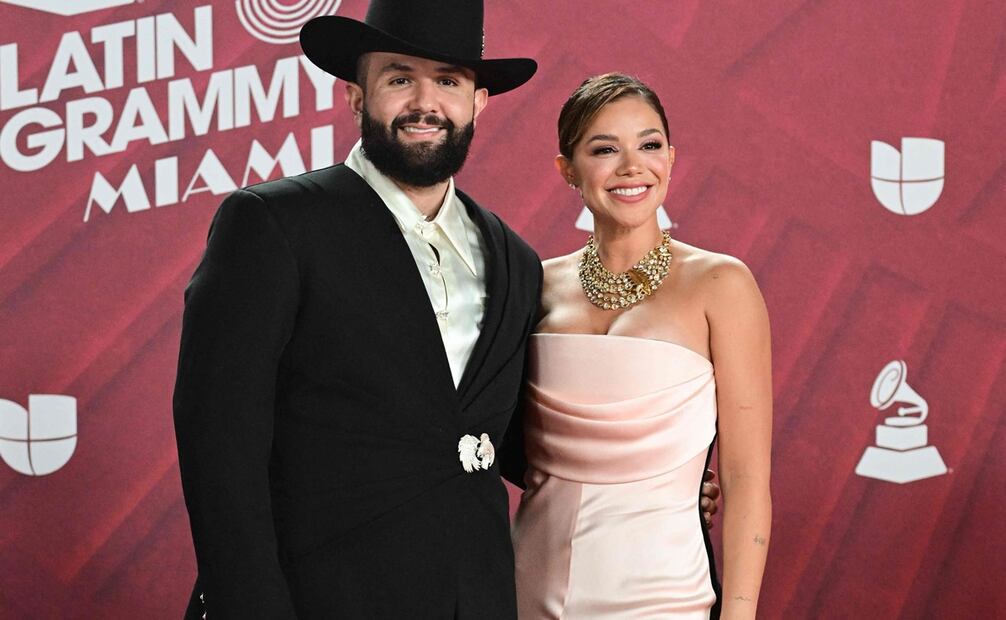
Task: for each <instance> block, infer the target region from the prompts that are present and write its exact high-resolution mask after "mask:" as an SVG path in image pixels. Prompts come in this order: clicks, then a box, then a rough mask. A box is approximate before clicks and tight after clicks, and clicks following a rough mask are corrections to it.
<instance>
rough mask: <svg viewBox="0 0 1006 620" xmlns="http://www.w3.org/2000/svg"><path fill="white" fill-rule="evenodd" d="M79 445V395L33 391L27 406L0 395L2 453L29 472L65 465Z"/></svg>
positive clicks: (40, 473)
mask: <svg viewBox="0 0 1006 620" xmlns="http://www.w3.org/2000/svg"><path fill="white" fill-rule="evenodd" d="M76 448H77V399H76V398H74V397H73V396H63V395H62V394H32V395H31V396H29V397H28V408H27V409H25V408H24V407H22V406H21V405H19V404H18V403H16V402H14V401H10V400H4V399H2V398H0V457H2V458H3V460H4V461H6V462H7V464H8V465H10V466H11V468H12V469H13V470H14V471H16V472H18V473H21V474H24V475H26V476H45V475H48V474H51V473H52V472H54V471H56V470H58V469H59V468H61V467H63V466H64V465H66V463H67V461H69V460H70V457H71V456H73V452H74V450H75V449H76Z"/></svg>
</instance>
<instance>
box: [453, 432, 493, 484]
mask: <svg viewBox="0 0 1006 620" xmlns="http://www.w3.org/2000/svg"><path fill="white" fill-rule="evenodd" d="M458 460H460V461H461V466H462V467H464V468H465V471H466V472H468V473H469V474H470V473H472V472H473V471H475V470H476V469H489V468H490V467H492V466H493V461H494V460H496V450H495V448H493V443H492V442H491V441H489V435H488V434H486V433H482V435H481V437H479V438H478V439H476V438H475V436H474V435H465V436H464V437H462V438H461V441H459V442H458Z"/></svg>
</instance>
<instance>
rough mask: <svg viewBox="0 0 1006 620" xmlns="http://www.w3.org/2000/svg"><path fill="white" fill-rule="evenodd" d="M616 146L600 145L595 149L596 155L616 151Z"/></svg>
mask: <svg viewBox="0 0 1006 620" xmlns="http://www.w3.org/2000/svg"><path fill="white" fill-rule="evenodd" d="M614 152H615V147H613V146H599V147H597V148H596V149H594V150H593V154H594V155H607V154H609V153H614Z"/></svg>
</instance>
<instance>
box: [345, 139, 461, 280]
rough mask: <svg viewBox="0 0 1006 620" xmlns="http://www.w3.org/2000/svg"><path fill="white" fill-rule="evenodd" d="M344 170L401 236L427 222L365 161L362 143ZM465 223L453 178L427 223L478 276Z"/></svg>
mask: <svg viewBox="0 0 1006 620" xmlns="http://www.w3.org/2000/svg"><path fill="white" fill-rule="evenodd" d="M346 167H348V168H349V169H350V170H352V171H353V172H355V173H356V174H358V175H360V177H362V178H363V180H364V181H366V183H367V185H369V186H370V187H371V189H373V190H374V191H375V192H377V195H378V196H380V197H381V200H383V201H384V204H385V206H387V207H388V210H389V211H391V215H393V216H394V218H395V221H396V222H397V223H398V227H399V228H401V229H402V233H403V234H406V235H408V234H415V230H416V226H417V225H418V224H420V223H421V222H425V221H427V220H426V217H425V216H424V215H423V214H422V212H420V211H419V209H417V208H416V205H415V204H413V202H412V200H410V199H409V197H408V196H406V195H405V192H403V191H402V190H401V188H399V187H398V186H397V185H395V182H394V181H392V180H391V179H389V178H388V177H386V176H385V175H384V174H383V173H381V171H380V170H378V169H377V167H375V166H374V164H373V163H371V161H370V160H369V159H367V156H366V155H365V154H364V152H363V141H362V140H358V141H357V142H356V144H355V145H353V148H352V150H351V151H350V152H349V156H348V157H346ZM466 220H470V218H469V217H468V213H467V210H466V209H465V205H464V204H463V203H462V202H461V199H460V198H458V196H457V193H456V192H455V191H454V177H451V179H450V180H449V181H448V184H447V193H446V195H445V196H444V202H443V204H441V205H440V210H439V211H437V216H436V217H435V218H433V219H432V220H430V221H431V222H432V223H434V224H436V225H437V226H439V227H440V230H441V231H442V232H443V234H444V236H445V237H446V238H447V241H448V242H450V244H451V246H453V248H454V250H455V251H456V252H457V253H458V255H459V256H460V257H461V260H462V261H463V262H464V263H465V266H467V267H468V269H469V270H470V271H471V272H472V274H474V275H478V273H477V272H476V270H475V259H474V257H473V256H472V250H471V244H472V242H473V240H472V239H470V236H469V234H468V229H467V227H466V226H465V222H466Z"/></svg>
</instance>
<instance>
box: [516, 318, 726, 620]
mask: <svg viewBox="0 0 1006 620" xmlns="http://www.w3.org/2000/svg"><path fill="white" fill-rule="evenodd" d="M528 351H529V368H528V385H527V392H526V402H525V403H524V416H525V418H524V439H525V447H526V452H527V457H528V464H529V470H528V474H527V477H526V480H525V481H526V483H527V490H526V492H525V494H524V496H523V497H522V499H521V506H520V508H519V510H518V512H517V515H516V517H515V520H514V527H513V537H514V548H515V553H516V565H517V597H518V609H519V611H520V617H521V618H522V619H524V618H527V619H533V620H539V619H545V618H570V619H574V618H575V619H584V620H586V619H593V618H612V617H617V618H667V617H670V618H678V619H685V618H688V619H692V618H695V619H705V618H708V615H709V609H710V607H711V605H712V603H713V602H715V594H714V592H713V585H712V579H711V572H710V566H711V565H712V562H711V561H710V559H709V550H708V546H707V544H706V539H705V537H704V536H703V531H702V525H701V518H700V514H699V510H698V498H699V487H700V485H701V480H702V472H703V470H704V468H705V463H706V456H707V454H708V450H709V448H710V444H711V443H712V441H713V438H714V437H715V434H716V382H715V379H714V373H713V366H712V364H711V363H710V362H709V361H708V360H707V359H705V358H704V357H703V356H701V355H699V354H698V353H696V352H694V351H692V350H690V349H688V348H685V347H682V346H680V345H677V344H674V343H670V342H666V341H660V340H649V339H644V338H635V337H626V336H609V335H603V336H602V335H589V334H536V335H533V336H531V338H530V340H529V343H528Z"/></svg>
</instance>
